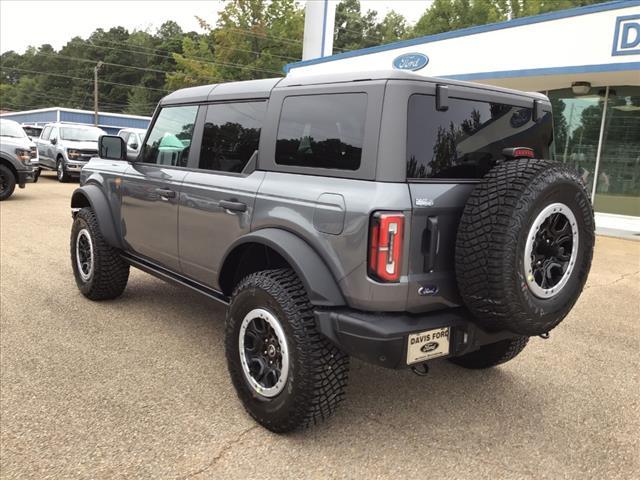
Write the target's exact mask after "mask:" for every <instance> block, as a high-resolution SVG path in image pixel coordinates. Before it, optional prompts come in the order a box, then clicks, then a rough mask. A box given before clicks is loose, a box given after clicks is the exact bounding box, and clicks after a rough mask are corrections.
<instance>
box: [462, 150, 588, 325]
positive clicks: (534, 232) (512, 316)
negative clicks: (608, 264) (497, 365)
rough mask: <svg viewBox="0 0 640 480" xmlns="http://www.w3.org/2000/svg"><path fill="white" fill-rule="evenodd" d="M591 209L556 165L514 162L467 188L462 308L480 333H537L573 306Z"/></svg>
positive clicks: (581, 279) (572, 176)
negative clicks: (478, 328)
mask: <svg viewBox="0 0 640 480" xmlns="http://www.w3.org/2000/svg"><path fill="white" fill-rule="evenodd" d="M593 245H594V220H593V209H592V208H591V202H590V200H589V196H588V194H587V192H586V190H585V188H584V185H583V184H582V182H581V181H580V178H579V177H578V175H577V174H576V173H575V172H574V171H572V170H570V169H569V168H567V167H566V166H564V165H563V164H561V163H557V162H552V161H547V160H534V159H520V160H513V161H507V162H504V163H503V164H500V165H498V166H497V167H495V168H494V169H493V170H491V171H490V172H489V173H488V174H487V176H486V177H485V178H484V179H483V181H482V182H481V183H480V184H478V186H477V187H476V188H475V189H474V190H473V192H472V193H471V195H470V196H469V199H468V201H467V204H466V206H465V208H464V212H463V215H462V219H461V221H460V226H459V228H458V236H457V239H456V277H457V280H458V286H459V287H460V293H461V295H462V298H463V300H464V303H465V304H466V306H467V307H468V308H469V310H470V311H471V312H472V313H473V315H474V316H475V318H476V322H477V323H478V324H479V325H480V326H482V327H483V328H485V329H487V330H507V331H511V332H513V333H515V334H518V335H527V336H532V335H540V334H542V333H545V332H548V331H549V330H551V329H552V328H554V327H555V326H556V325H558V324H559V323H560V322H561V321H562V320H563V319H564V318H565V316H566V315H567V314H568V313H569V311H570V310H571V308H572V307H573V305H574V304H575V302H576V301H577V299H578V297H579V296H580V293H581V291H582V288H583V287H584V284H585V282H586V280H587V275H588V273H589V269H590V267H591V258H592V255H593Z"/></svg>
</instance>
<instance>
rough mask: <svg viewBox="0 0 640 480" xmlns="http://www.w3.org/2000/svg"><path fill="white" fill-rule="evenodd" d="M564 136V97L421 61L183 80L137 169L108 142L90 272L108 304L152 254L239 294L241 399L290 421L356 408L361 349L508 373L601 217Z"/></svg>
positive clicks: (579, 281)
mask: <svg viewBox="0 0 640 480" xmlns="http://www.w3.org/2000/svg"><path fill="white" fill-rule="evenodd" d="M552 149H553V130H552V116H551V106H550V103H549V100H548V99H547V97H545V96H544V95H540V94H537V93H522V92H516V91H512V90H505V89H500V88H496V87H490V86H482V85H475V84H469V83H463V82H455V81H449V80H441V79H429V78H424V77H421V76H417V75H415V74H412V73H408V72H402V71H391V72H375V73H362V74H341V75H328V76H321V77H317V76H316V77H295V76H289V77H287V78H282V79H266V80H255V81H248V82H238V83H225V84H219V85H210V86H202V87H194V88H188V89H184V90H180V91H177V92H174V93H172V94H170V95H168V96H166V97H165V98H163V99H162V100H161V102H160V104H159V106H158V108H157V110H156V112H155V115H154V117H153V120H152V122H151V125H150V127H149V130H148V132H147V134H146V138H145V140H144V142H143V145H142V148H141V151H140V154H139V156H138V158H137V159H135V161H131V160H129V161H128V160H127V148H126V145H125V143H124V141H123V140H122V138H120V137H115V136H107V135H105V136H102V137H101V138H100V141H99V155H100V158H94V159H92V160H91V161H90V162H89V163H88V164H87V165H86V166H85V167H84V168H83V169H82V174H81V186H80V188H78V189H77V190H76V191H75V192H74V193H73V197H72V200H71V207H72V212H73V217H74V222H73V227H72V231H71V263H72V266H73V272H74V275H75V279H76V282H77V285H78V288H79V289H80V291H81V292H82V293H83V294H84V295H85V296H86V297H88V298H90V299H92V300H105V299H113V298H116V297H118V296H119V295H120V294H122V292H123V290H124V289H125V286H126V284H127V278H128V276H129V268H130V266H133V267H137V268H139V269H141V270H144V271H146V272H148V273H151V274H153V275H156V276H158V277H160V278H162V279H165V280H169V281H172V282H175V283H178V284H180V285H183V286H186V287H188V288H191V289H193V290H196V291H198V292H200V293H202V294H204V295H206V296H208V297H210V298H213V299H216V300H218V301H220V302H223V303H225V304H226V305H228V307H227V318H226V333H225V336H226V339H225V345H226V356H227V362H228V368H229V373H230V376H231V380H232V381H233V384H234V386H235V388H236V391H237V393H238V396H239V398H240V400H241V401H242V403H243V405H244V406H245V408H246V410H247V411H248V412H249V414H250V415H251V416H252V417H253V418H254V419H255V420H256V421H257V422H259V423H260V424H261V425H263V426H264V427H266V428H268V429H269V430H272V431H274V432H286V431H290V430H293V429H295V428H298V427H304V426H307V425H309V424H314V423H317V422H318V421H320V420H323V419H325V418H326V417H328V416H329V415H330V414H331V413H332V412H333V411H334V410H335V409H336V407H337V405H338V404H339V403H340V401H341V400H342V397H343V391H344V388H345V385H346V383H347V374H348V366H349V357H350V356H354V357H357V358H360V359H362V360H364V361H366V362H370V363H373V364H376V365H379V366H383V367H388V368H406V367H408V368H412V369H413V370H414V371H415V372H416V373H422V374H424V373H426V371H427V366H426V365H427V362H429V361H431V360H433V359H436V358H447V359H449V360H451V361H452V362H453V363H455V364H457V365H460V366H462V367H465V368H487V367H492V366H495V365H498V364H501V363H504V362H506V361H508V360H511V359H512V358H514V357H515V356H516V355H518V354H519V353H520V352H521V351H522V350H523V349H524V348H525V346H526V344H527V341H528V340H529V337H531V336H538V335H542V336H546V335H547V334H548V332H549V331H550V330H551V329H553V328H554V327H555V326H557V325H558V324H559V323H560V322H561V321H562V320H563V318H564V317H565V316H566V315H567V314H568V313H569V311H570V310H571V308H572V307H573V305H574V304H575V302H576V300H577V299H578V296H579V295H580V292H581V291H582V288H583V286H584V284H585V281H586V279H587V275H588V272H589V268H590V265H591V258H592V252H593V245H594V219H593V211H592V207H591V202H590V200H589V196H588V194H587V192H586V190H585V188H584V185H583V184H582V183H581V181H580V178H579V177H578V176H577V174H576V173H575V172H573V171H571V170H570V169H568V168H567V167H566V166H565V165H563V164H560V163H557V162H554V161H551V160H550V158H551V155H552Z"/></svg>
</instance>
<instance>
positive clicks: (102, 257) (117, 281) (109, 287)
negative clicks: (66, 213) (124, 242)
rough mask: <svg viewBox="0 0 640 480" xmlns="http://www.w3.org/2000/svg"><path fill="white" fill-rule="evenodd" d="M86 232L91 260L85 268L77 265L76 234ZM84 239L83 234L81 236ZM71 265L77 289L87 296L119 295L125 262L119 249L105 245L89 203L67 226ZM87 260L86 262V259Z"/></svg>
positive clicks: (123, 283) (123, 284)
mask: <svg viewBox="0 0 640 480" xmlns="http://www.w3.org/2000/svg"><path fill="white" fill-rule="evenodd" d="M81 232H87V233H88V236H89V238H90V243H91V246H92V251H93V253H92V258H93V264H92V267H91V268H87V271H86V272H81V268H82V266H81V265H78V263H79V262H78V251H77V250H78V249H77V246H78V244H79V243H78V237H79V236H85V235H86V233H81ZM83 240H84V241H85V242H86V237H85V238H84V239H83ZM70 250H71V266H72V268H73V275H74V277H75V279H76V284H77V285H78V289H80V291H81V292H82V294H83V295H84V296H85V297H87V298H89V299H91V300H110V299H113V298H117V297H119V296H120V295H121V294H122V292H123V291H124V289H125V288H126V286H127V281H128V279H129V264H128V263H127V262H125V261H124V260H123V259H122V257H121V256H120V251H119V250H118V249H116V248H113V247H112V246H111V245H109V244H108V243H107V242H106V241H105V240H104V238H103V237H102V233H101V232H100V227H99V225H98V219H97V218H96V215H95V213H94V212H93V210H92V209H91V208H89V207H85V208H82V209H81V210H80V211H79V212H78V213H77V214H76V216H75V219H74V221H73V226H72V227H71V245H70ZM86 263H88V262H86Z"/></svg>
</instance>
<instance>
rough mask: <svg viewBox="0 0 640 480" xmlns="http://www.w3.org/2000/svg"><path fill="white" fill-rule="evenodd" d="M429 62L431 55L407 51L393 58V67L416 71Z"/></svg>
mask: <svg viewBox="0 0 640 480" xmlns="http://www.w3.org/2000/svg"><path fill="white" fill-rule="evenodd" d="M427 63H429V57H427V56H426V55H424V54H422V53H405V54H404V55H400V56H399V57H396V58H395V59H394V60H393V68H395V69H396V70H411V71H412V72H415V71H416V70H420V69H421V68H424V67H425V66H426V65H427Z"/></svg>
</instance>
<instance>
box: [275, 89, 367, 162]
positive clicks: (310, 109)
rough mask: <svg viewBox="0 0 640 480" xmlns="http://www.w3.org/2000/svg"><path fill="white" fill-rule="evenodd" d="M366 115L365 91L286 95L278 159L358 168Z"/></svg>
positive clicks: (277, 152) (276, 156)
mask: <svg viewBox="0 0 640 480" xmlns="http://www.w3.org/2000/svg"><path fill="white" fill-rule="evenodd" d="M366 115H367V94H366V93H340V94H326V95H305V96H292V97H287V98H285V99H284V102H283V104H282V112H281V114H280V124H279V126H278V136H277V142H276V155H275V160H276V163H277V164H279V165H294V166H300V167H310V168H330V169H339V170H358V168H359V167H360V161H361V158H362V146H363V141H364V128H365V121H366Z"/></svg>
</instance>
